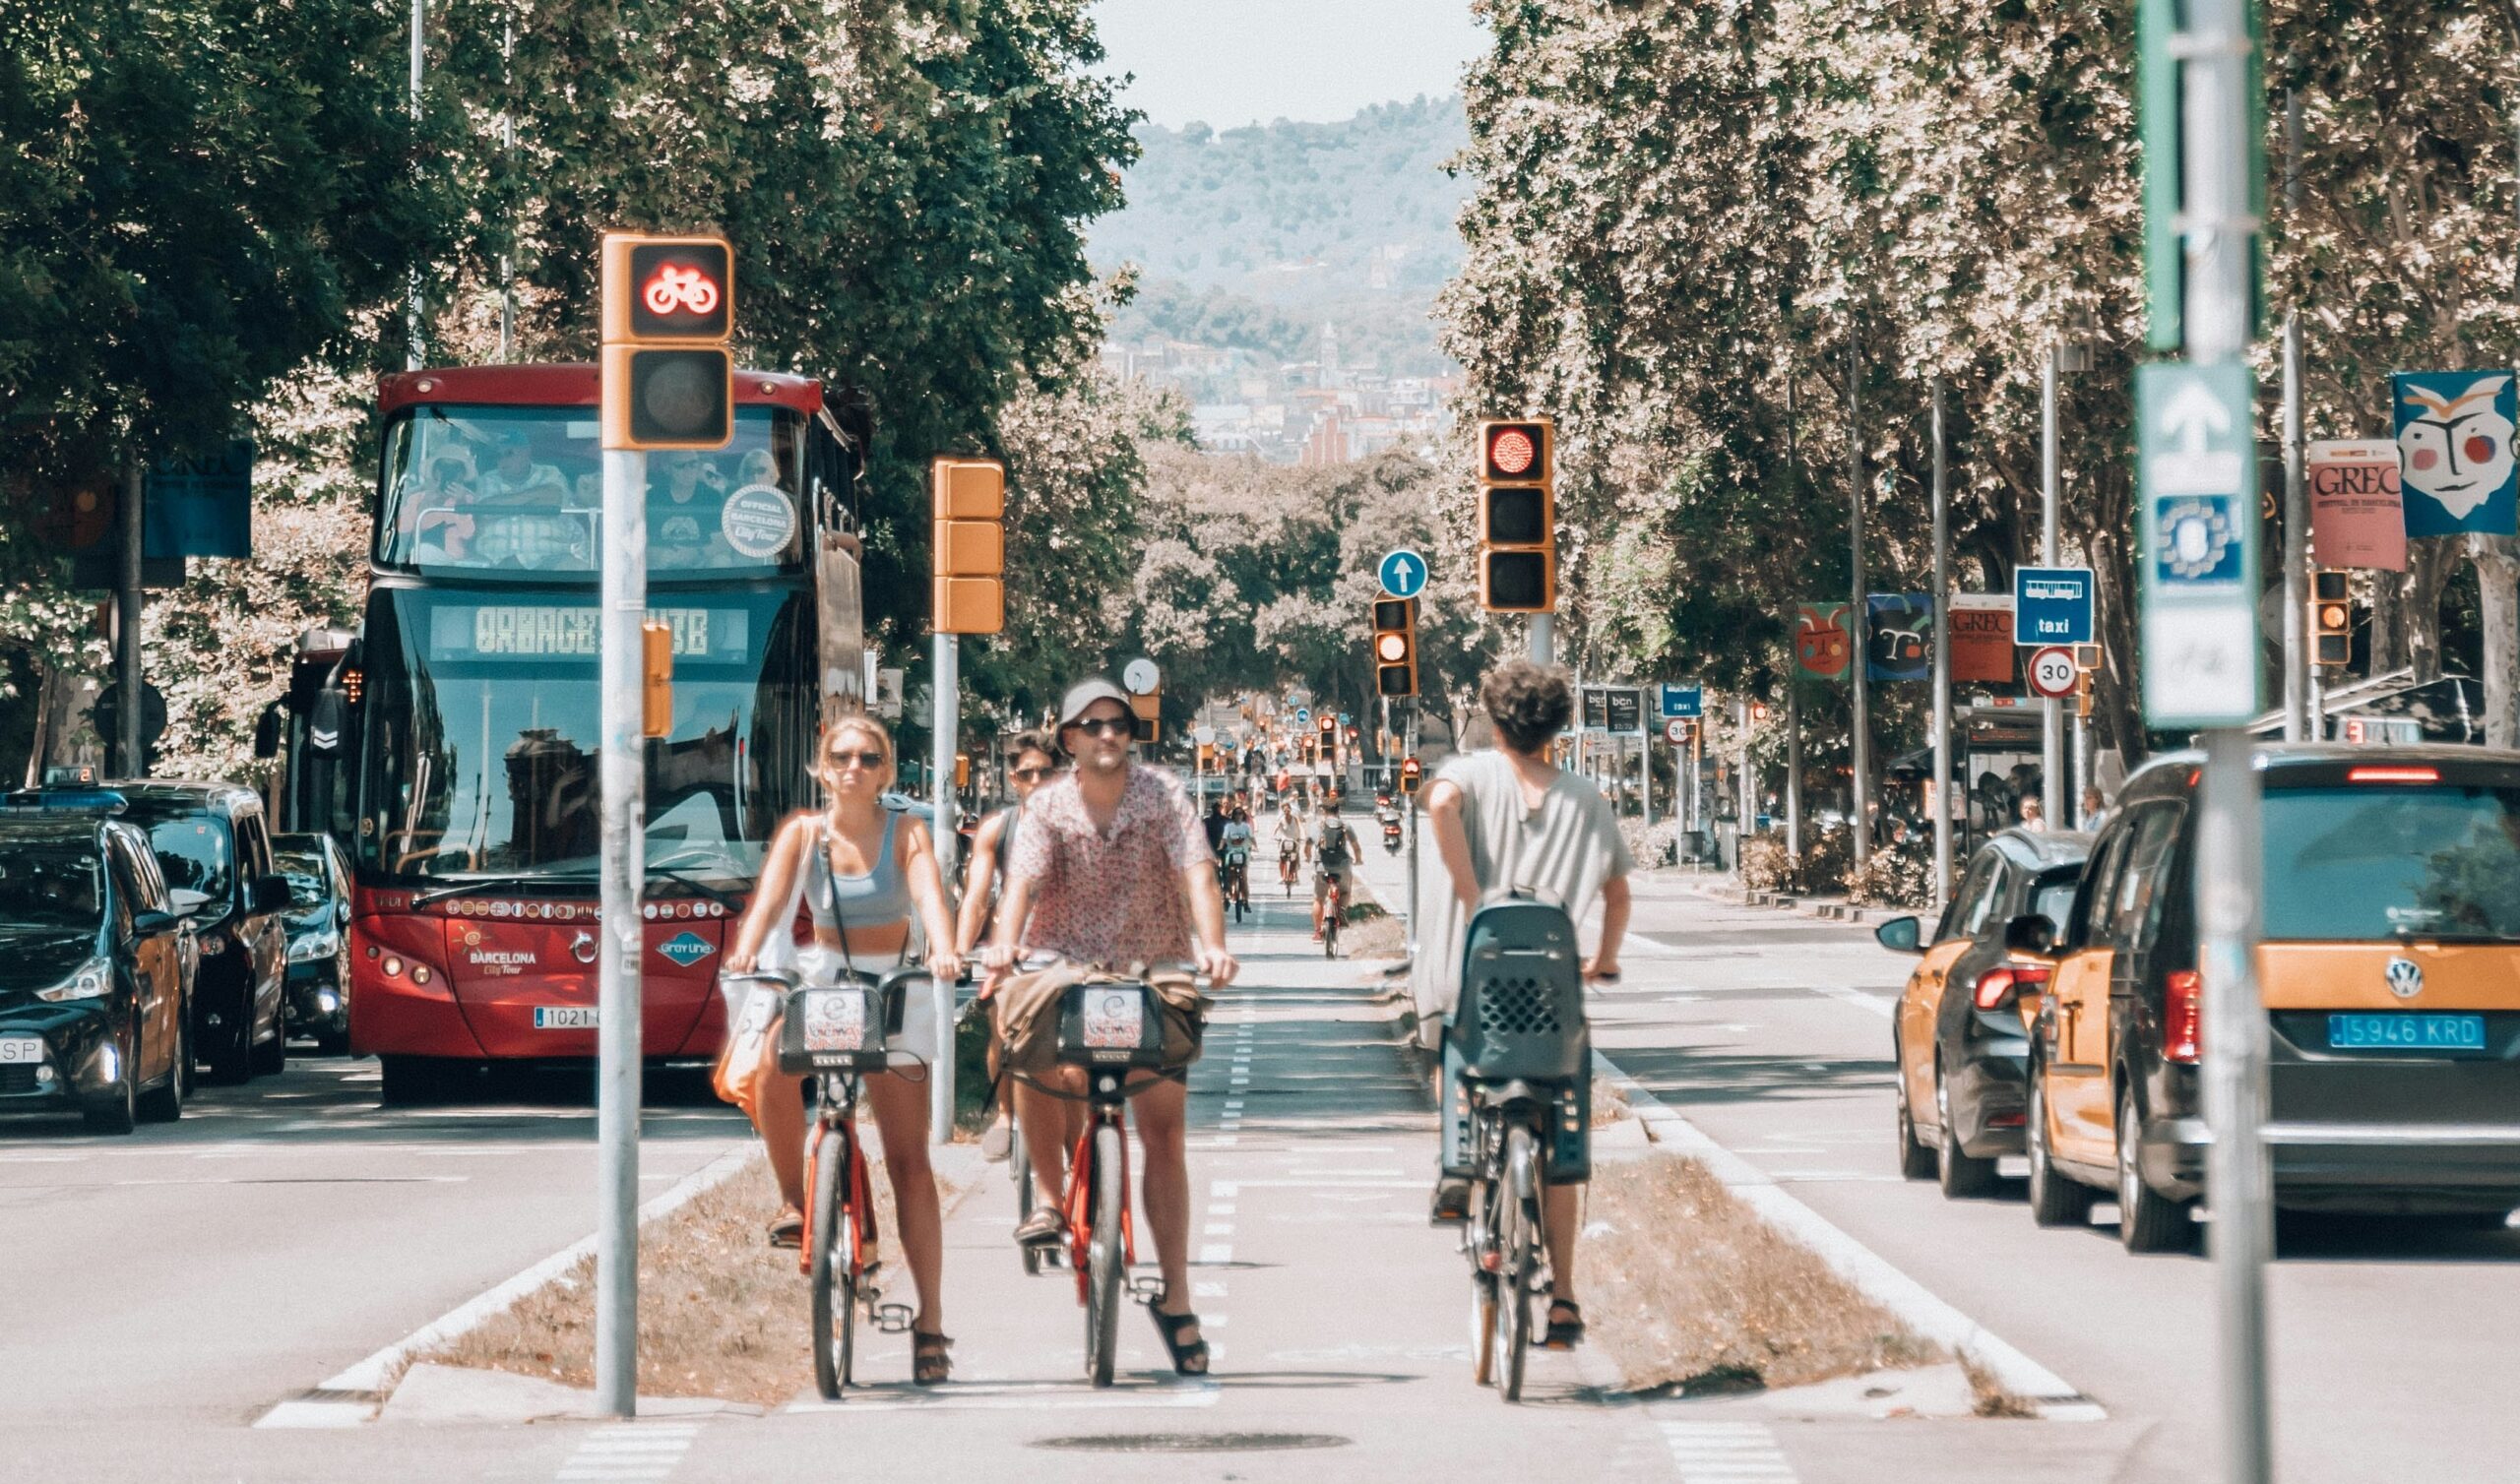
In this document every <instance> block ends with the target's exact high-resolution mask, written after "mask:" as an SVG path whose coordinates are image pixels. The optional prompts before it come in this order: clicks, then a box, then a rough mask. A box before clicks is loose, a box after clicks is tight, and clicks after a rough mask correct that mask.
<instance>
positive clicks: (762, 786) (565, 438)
mask: <svg viewBox="0 0 2520 1484" xmlns="http://www.w3.org/2000/svg"><path fill="white" fill-rule="evenodd" d="M735 386H736V412H735V426H734V438H733V441H732V442H731V443H730V444H729V445H728V446H727V447H726V448H725V449H723V450H719V451H714V452H704V453H666V454H657V455H653V456H651V458H650V460H649V475H650V478H649V488H648V490H647V492H646V511H647V526H648V530H647V535H648V563H649V573H648V602H649V609H650V616H651V617H652V618H654V619H656V620H659V621H661V622H662V623H664V624H666V625H668V626H669V627H670V629H671V630H672V635H673V649H674V675H673V727H672V731H671V734H670V735H668V736H667V737H665V738H663V739H662V740H654V741H649V742H647V743H646V744H645V746H646V750H647V818H646V825H647V843H646V850H647V871H648V876H647V889H646V900H647V907H646V912H647V917H648V924H647V929H646V939H645V949H644V952H643V955H642V958H641V966H642V970H643V984H644V999H643V1003H642V1019H643V1022H644V1023H643V1027H642V1029H643V1044H644V1046H645V1048H646V1053H647V1056H648V1057H649V1059H650V1061H651V1064H652V1065H654V1064H656V1063H659V1062H663V1063H668V1064H670V1063H675V1062H691V1063H703V1062H706V1061H707V1060H709V1059H711V1058H714V1057H715V1056H716V1054H717V1052H718V1050H719V1047H720V1045H721V1043H722V1041H723V1039H724V1037H725V1024H724V1019H723V1014H722V1012H721V1010H720V1008H719V999H718V996H717V994H716V992H715V984H716V977H717V970H718V960H719V956H720V954H721V953H722V952H723V951H724V950H725V944H726V939H727V936H728V934H729V933H730V932H731V930H732V928H733V925H734V922H735V920H736V918H737V917H738V916H739V915H740V914H741V912H742V909H743V906H744V902H745V899H746V897H747V894H748V893H749V892H750V891H751V890H752V887H753V883H754V880H755V878H756V876H757V875H758V872H759V869H760V864H761V859H762V854H763V851H764V849H765V848H766V847H767V846H768V844H769V841H770V839H771V836H772V835H773V834H774V833H775V832H776V830H777V829H778V826H779V822H780V821H781V820H782V819H783V818H785V817H786V816H787V815H788V813H789V812H791V811H793V810H796V809H800V808H804V807H808V806H809V805H810V804H811V803H812V801H813V797H814V785H813V779H812V776H811V773H810V765H811V762H812V750H813V746H814V741H815V737H816V734H817V729H818V726H819V724H820V723H821V721H822V720H823V719H825V717H827V716H828V715H830V714H833V713H835V712H837V711H853V710H856V709H858V708H859V707H860V706H862V704H863V698H864V662H863V655H864V624H863V612H862V608H861V605H860V596H859V594H860V586H859V554H860V552H861V550H862V547H861V545H860V543H859V541H858V537H857V509H858V506H857V499H856V490H857V480H858V474H859V471H860V469H861V467H862V452H861V451H862V449H863V447H864V428H863V427H862V426H857V427H851V428H844V427H843V425H842V423H841V422H840V421H839V419H838V418H837V417H836V416H835V415H834V410H833V408H832V407H830V406H827V405H826V402H825V398H824V395H823V389H822V386H821V384H820V383H819V382H816V381H813V380H809V379H807V378H803V377H796V376H783V375H774V374H769V373H758V372H742V373H739V374H738V375H737V376H736V378H735ZM597 390H598V388H597V372H596V369H595V368H594V367H593V366H584V365H540V366H473V367H461V368H455V369H448V370H430V371H415V372H409V373H405V374H402V375H396V376H388V377H386V378H385V379H384V382H383V385H382V392H381V396H380V399H379V410H380V412H381V414H382V421H383V447H382V451H381V457H380V459H379V461H378V484H377V508H376V524H375V539H374V544H373V546H372V548H371V552H370V556H371V561H372V564H373V565H372V573H373V575H372V581H371V586H370V589H369V593H368V600H367V612H366V621H365V624H364V626H363V628H362V629H361V631H360V633H359V636H358V638H357V639H356V640H355V641H354V642H353V643H352V644H351V645H350V647H349V649H348V650H347V652H346V653H345V654H344V655H343V656H342V658H341V659H340V661H339V662H338V664H336V665H335V667H334V669H333V672H332V676H331V678H330V681H329V683H328V685H327V687H326V689H325V692H324V694H323V696H322V698H321V699H320V700H319V701H318V703H317V705H316V707H315V709H314V713H313V714H312V715H311V716H310V717H309V718H308V720H307V723H306V724H305V725H303V726H298V727H293V728H291V737H292V741H293V742H294V743H295V745H294V746H293V747H292V749H291V752H292V768H293V771H294V772H296V773H298V774H299V775H298V776H296V777H293V778H292V779H291V786H290V789H289V793H290V796H291V798H292V799H293V800H299V801H304V802H306V803H307V804H309V805H311V806H312V807H311V808H310V809H309V810H308V812H309V813H321V814H322V815H323V816H324V818H323V819H322V820H321V821H320V822H319V821H314V820H305V821H301V822H299V825H298V827H299V828H306V827H307V826H308V825H310V824H318V823H320V824H321V825H322V826H323V827H325V828H329V829H331V830H332V831H333V832H334V833H335V834H336V835H338V836H339V837H340V838H341V840H342V842H343V843H344V845H345V846H346V847H347V849H348V852H349V855H350V859H351V861H352V862H353V864H354V867H355V881H354V891H353V901H352V908H351V910H352V915H351V919H350V926H349V932H350V955H351V982H350V993H349V1001H350V1014H349V1034H350V1046H351V1050H352V1051H353V1053H370V1052H372V1053H374V1054H375V1055H376V1056H377V1057H378V1058H379V1059H380V1062H381V1064H382V1067H383V1070H384V1095H385V1099H386V1100H387V1101H388V1102H402V1101H411V1100H415V1099H417V1098H421V1097H424V1096H427V1095H429V1094H432V1093H435V1092H438V1091H440V1090H442V1089H443V1087H444V1086H445V1082H446V1074H447V1073H448V1072H449V1071H450V1070H452V1069H454V1068H456V1067H459V1066H463V1065H467V1064H479V1063H481V1062H485V1061H501V1060H562V1061H566V1060H583V1059H591V1058H593V1057H594V1056H595V1054H596V1019H597V1006H596V960H597V958H598V954H597V936H596V935H597V932H598V904H597V896H598V893H597V874H598V873H597V851H598V837H599V820H598V799H599V784H598V773H597V748H598V739H599V735H600V733H599V726H598V712H599V679H598V665H599V640H598V632H599V626H598V622H597V595H598V587H599V573H598V570H597V569H598V566H599V561H600V554H601V552H602V550H603V544H604V543H603V532H602V530H601V528H600V527H601V522H602V496H601V481H600V475H599V468H600V461H601V455H600V450H599V444H598V437H597Z"/></svg>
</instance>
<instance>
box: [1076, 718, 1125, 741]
mask: <svg viewBox="0 0 2520 1484" xmlns="http://www.w3.org/2000/svg"><path fill="white" fill-rule="evenodd" d="M1068 724H1069V725H1071V726H1073V727H1075V728H1076V729H1077V730H1078V731H1081V732H1083V733H1085V734H1086V735H1087V736H1089V737H1125V736H1128V735H1130V734H1131V733H1132V732H1134V731H1135V730H1136V729H1137V724H1136V723H1135V722H1134V721H1132V720H1131V719H1130V718H1128V717H1126V716H1088V717H1086V718H1085V719H1084V720H1082V721H1072V722H1070V723H1068Z"/></svg>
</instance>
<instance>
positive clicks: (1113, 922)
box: [984, 680, 1235, 1376]
mask: <svg viewBox="0 0 2520 1484" xmlns="http://www.w3.org/2000/svg"><path fill="white" fill-rule="evenodd" d="M1131 729H1132V728H1131V721H1130V715H1129V698H1128V696H1127V695H1126V694H1125V693H1124V692H1122V691H1121V689H1120V688H1119V687H1118V686H1116V685H1113V684H1111V683H1110V682H1109V681H1106V680H1089V681H1086V682H1084V683H1083V684H1081V685H1078V686H1077V687H1075V688H1074V689H1072V690H1070V691H1069V692H1068V693H1067V697H1066V699H1065V700H1064V701H1063V702H1061V703H1060V706H1059V744H1060V746H1062V747H1063V748H1065V749H1066V750H1067V753H1068V755H1069V756H1070V757H1071V758H1073V759H1075V760H1076V766H1075V769H1074V770H1073V771H1072V772H1071V773H1067V774H1066V775H1064V776H1062V777H1060V778H1058V779H1056V780H1055V781H1053V782H1051V783H1049V784H1048V785H1046V786H1045V787H1043V788H1042V789H1041V790H1040V792H1039V793H1037V794H1035V795H1034V796H1033V798H1032V800H1031V802H1029V803H1028V804H1027V805H1026V806H1025V811H1024V829H1023V832H1022V834H1021V835H1019V836H1018V838H1017V839H1016V842H1015V854H1014V856H1013V858H1012V859H1011V860H1010V861H1009V862H1008V865H1007V875H1008V886H1007V890H1006V893H1005V897H1004V899H1003V900H1002V901H1001V902H1000V903H999V906H998V910H997V926H996V930H995V933H994V935H993V936H992V938H991V940H990V943H989V948H988V953H987V956H986V958H985V960H984V961H985V962H986V963H987V965H988V977H989V985H988V988H989V990H990V991H991V992H993V991H994V990H995V988H996V986H997V985H998V984H999V983H1000V982H1001V981H1003V979H1004V978H1005V976H1006V975H1007V973H1008V972H1009V971H1010V970H1012V969H1013V968H1014V967H1015V966H1016V964H1017V962H1018V961H1019V959H1021V960H1026V961H1032V960H1040V961H1043V962H1054V961H1056V960H1059V959H1065V960H1067V961H1069V962H1071V963H1076V964H1083V965H1089V966H1092V967H1096V968H1101V969H1106V970H1110V971H1113V972H1119V973H1128V972H1133V971H1138V970H1139V968H1140V966H1143V965H1155V964H1177V963H1182V962H1185V961H1186V962H1191V963H1193V964H1194V965H1195V967H1196V968H1197V969H1198V971H1199V972H1201V973H1203V974H1206V975H1207V976H1208V978H1209V980H1210V981H1211V983H1213V984H1215V985H1219V986H1222V985H1226V984H1229V983H1231V982H1232V981H1233V975H1234V969H1235V963H1234V960H1233V956H1232V955H1231V954H1229V953H1227V952H1226V946H1225V903H1224V901H1223V899H1222V898H1220V897H1218V895H1217V875H1216V865H1215V863H1214V861H1213V860H1212V859H1211V857H1210V856H1209V853H1208V841H1207V836H1206V835H1205V834H1203V833H1202V832H1201V831H1200V828H1199V817H1198V812H1197V810H1196V809H1194V808H1193V807H1192V806H1191V803H1190V800H1189V796H1188V795H1187V794H1186V793H1185V792H1183V790H1182V787H1181V784H1180V781H1179V780H1178V779H1176V778H1174V777H1173V776H1172V774H1170V773H1165V772H1162V771H1160V770H1158V769H1153V768H1140V767H1137V766H1135V765H1134V764H1133V763H1131V761H1130V759H1129V748H1130V740H1129V739H1130V732H1131ZM1060 1076H1061V1078H1062V1079H1063V1080H1064V1081H1065V1082H1067V1083H1068V1085H1067V1086H1066V1087H1065V1088H1064V1089H1063V1090H1066V1091H1069V1092H1072V1093H1078V1094H1081V1093H1082V1092H1083V1091H1084V1090H1085V1087H1084V1079H1083V1076H1082V1075H1081V1074H1080V1073H1079V1072H1078V1071H1077V1070H1076V1069H1074V1068H1062V1069H1060ZM1015 1098H1016V1109H1017V1112H1016V1122H1017V1124H1018V1125H1019V1126H1020V1129H1021V1132H1022V1133H1023V1135H1024V1140H1025V1144H1026V1146H1027V1147H1028V1148H1029V1149H1030V1150H1031V1152H1032V1156H1033V1177H1034V1179H1036V1180H1037V1181H1039V1182H1040V1205H1038V1206H1036V1207H1035V1208H1034V1212H1033V1214H1032V1216H1031V1217H1030V1218H1028V1219H1027V1220H1026V1221H1025V1222H1024V1224H1023V1225H1021V1226H1019V1227H1017V1228H1016V1232H1015V1238H1016V1241H1017V1242H1018V1243H1019V1244H1021V1245H1027V1246H1031V1245H1040V1244H1046V1243H1055V1242H1057V1241H1058V1240H1059V1238H1060V1237H1061V1236H1062V1235H1063V1234H1064V1232H1065V1231H1066V1228H1067V1222H1066V1219H1065V1217H1064V1216H1062V1215H1061V1214H1060V1211H1059V1204H1060V1200H1061V1198H1062V1195H1063V1189H1062V1188H1063V1186H1064V1185H1065V1182H1066V1176H1065V1171H1066V1168H1067V1147H1066V1146H1065V1145H1063V1144H1062V1143H1061V1140H1060V1135H1061V1132H1062V1130H1068V1131H1069V1133H1070V1140H1069V1143H1070V1144H1072V1143H1073V1130H1072V1128H1071V1127H1070V1125H1069V1123H1068V1119H1067V1117H1066V1116H1065V1115H1064V1114H1063V1113H1062V1112H1061V1102H1062V1100H1061V1099H1060V1098H1058V1097H1055V1096H1053V1095H1052V1094H1051V1093H1049V1092H1046V1091H1044V1090H1042V1089H1041V1088H1040V1087H1037V1086H1034V1085H1032V1084H1030V1083H1026V1084H1024V1085H1021V1086H1018V1087H1017V1088H1016V1090H1015ZM1066 1106H1068V1107H1071V1108H1076V1109H1079V1110H1081V1109H1082V1107H1083V1104H1081V1103H1077V1102H1069V1103H1067V1104H1066ZM1136 1108H1137V1116H1136V1117H1135V1118H1133V1119H1132V1120H1131V1122H1132V1123H1133V1124H1135V1125H1136V1127H1137V1131H1138V1143H1139V1145H1140V1147H1141V1148H1143V1150H1144V1151H1145V1159H1146V1162H1145V1176H1144V1181H1143V1184H1142V1186H1141V1190H1142V1192H1143V1198H1142V1199H1143V1202H1144V1208H1145V1211H1146V1221H1147V1226H1148V1228H1149V1230H1150V1231H1151V1232H1152V1233H1153V1234H1154V1237H1155V1250H1156V1258H1157V1261H1158V1263H1159V1264H1160V1265H1161V1266H1162V1268H1163V1271H1164V1295H1163V1297H1161V1298H1160V1299H1158V1300H1157V1301H1156V1303H1155V1305H1154V1309H1153V1313H1154V1316H1155V1324H1156V1328H1157V1329H1158V1330H1160V1331H1161V1332H1162V1333H1163V1336H1164V1341H1165V1345H1166V1348H1167V1349H1169V1350H1170V1351H1171V1352H1172V1364H1173V1369H1174V1370H1176V1371H1178V1372H1179V1373H1180V1374H1182V1375H1185V1376H1204V1375H1206V1374H1207V1369H1208V1346H1207V1341H1206V1340H1205V1339H1204V1338H1203V1337H1201V1335H1200V1333H1199V1322H1198V1317H1197V1316H1196V1315H1195V1314H1194V1313H1192V1311H1191V1308H1190V1170H1189V1159H1188V1155H1187V1152H1186V1146H1185V1141H1184V1135H1185V1133H1186V1125H1187V1122H1188V1112H1189V1092H1188V1089H1187V1088H1186V1087H1185V1086H1184V1085H1183V1084H1182V1083H1181V1082H1179V1081H1177V1080H1170V1081H1164V1082H1156V1083H1155V1084H1153V1085H1152V1086H1149V1087H1148V1088H1147V1089H1146V1090H1145V1091H1144V1092H1142V1093H1140V1094H1139V1095H1138V1096H1137V1099H1136Z"/></svg>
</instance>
